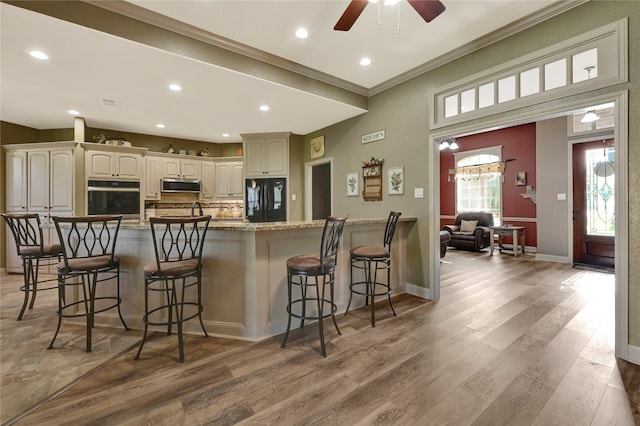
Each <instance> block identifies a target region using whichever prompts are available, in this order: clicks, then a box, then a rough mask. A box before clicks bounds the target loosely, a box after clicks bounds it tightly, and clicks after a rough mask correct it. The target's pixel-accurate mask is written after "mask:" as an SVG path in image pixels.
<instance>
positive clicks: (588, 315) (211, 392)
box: [0, 250, 640, 425]
mask: <svg viewBox="0 0 640 426" xmlns="http://www.w3.org/2000/svg"><path fill="white" fill-rule="evenodd" d="M441 267H442V268H441V276H442V291H441V294H442V298H441V300H440V301H439V302H437V303H434V302H429V301H425V300H422V299H419V298H416V297H413V296H408V295H400V296H397V297H395V298H394V300H393V303H394V307H395V309H396V312H397V313H398V316H397V317H393V315H392V314H391V311H390V309H389V307H388V304H387V302H386V301H384V300H383V301H381V302H380V303H379V304H378V305H377V307H376V308H377V312H376V328H371V327H370V325H369V311H368V310H365V309H360V310H356V311H352V312H350V313H349V315H348V316H344V315H340V316H339V317H338V322H339V325H340V329H341V331H342V335H341V336H338V335H337V334H336V332H335V329H334V328H333V327H331V326H329V325H330V324H327V327H325V330H326V334H327V358H322V357H321V356H320V355H319V344H318V339H317V329H316V327H315V325H310V326H309V327H305V328H304V329H302V330H300V329H297V330H295V331H294V332H292V334H291V336H290V337H289V341H288V342H287V347H286V348H285V349H281V348H280V340H279V336H278V337H275V338H272V339H268V340H266V341H263V342H259V343H251V342H243V341H234V340H224V339H219V338H215V337H209V338H205V337H202V336H196V335H193V336H188V337H187V338H186V340H185V351H186V357H187V361H186V362H185V363H184V364H179V363H178V362H177V357H178V354H177V342H176V337H175V336H170V337H167V336H165V335H163V334H156V335H154V336H153V337H152V339H151V340H150V341H148V343H147V344H146V345H145V349H144V351H143V353H142V357H141V360H139V361H135V360H134V359H133V356H134V354H135V351H136V350H137V343H138V342H139V340H140V338H141V334H142V333H141V332H140V331H135V330H134V331H128V332H127V331H124V330H122V329H115V328H114V329H105V328H100V327H97V328H96V331H95V333H94V349H93V352H92V353H90V354H87V353H85V352H84V350H83V347H84V340H83V339H84V329H83V327H79V326H74V325H70V324H63V328H62V331H61V334H60V336H59V337H58V340H57V343H56V349H54V350H50V351H47V350H46V347H47V345H48V343H49V340H50V338H51V336H52V333H53V331H54V328H55V314H54V313H53V312H54V310H55V300H54V296H55V293H54V292H53V291H49V292H45V293H41V294H40V295H39V296H38V300H37V301H36V306H35V307H34V309H33V310H29V311H28V312H27V313H25V317H24V319H23V321H20V322H17V321H16V320H15V317H16V315H17V313H18V311H19V307H20V303H21V294H20V293H19V292H18V291H17V290H16V289H17V288H18V286H19V283H20V281H21V276H6V275H5V276H2V277H1V278H2V284H1V287H0V292H1V293H0V294H1V296H2V300H1V304H2V305H1V308H2V311H1V323H0V325H1V327H2V333H1V335H0V349H1V362H2V364H1V374H2V377H1V380H2V381H1V385H2V387H1V389H0V391H1V395H0V406H1V411H2V412H1V418H0V420H1V422H2V424H6V425H10V424H18V425H42V424H56V425H62V424H74V425H76V424H86V425H92V424H95V425H145V424H160V425H176V424H189V425H195V424H203V425H204V424H206V425H231V424H245V425H275V424H277V425H314V424H317V425H373V424H376V425H392V424H393V425H604V424H617V425H633V424H639V423H638V422H639V420H640V415H639V413H640V410H639V408H640V367H639V366H636V365H633V364H630V363H627V362H625V361H622V360H617V359H616V358H615V357H614V355H613V342H614V340H613V339H614V323H613V321H614V310H613V306H614V304H613V297H614V280H613V275H607V274H602V273H597V272H589V271H583V270H576V269H573V268H571V267H570V266H569V265H564V264H555V263H547V262H536V261H534V260H533V258H532V257H531V256H524V257H522V256H521V257H517V258H514V257H513V256H509V255H504V254H503V255H495V256H493V257H489V256H488V255H487V253H466V252H459V251H454V250H451V251H449V252H448V253H447V255H446V257H445V258H444V263H442V264H441Z"/></svg>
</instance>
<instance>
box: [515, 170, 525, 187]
mask: <svg viewBox="0 0 640 426" xmlns="http://www.w3.org/2000/svg"><path fill="white" fill-rule="evenodd" d="M526 184H527V172H516V185H518V186H525V185H526Z"/></svg>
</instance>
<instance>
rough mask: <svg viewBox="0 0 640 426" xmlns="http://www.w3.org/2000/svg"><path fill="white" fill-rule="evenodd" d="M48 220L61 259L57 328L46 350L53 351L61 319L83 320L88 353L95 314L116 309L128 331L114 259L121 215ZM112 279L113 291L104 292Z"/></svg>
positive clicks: (118, 273)
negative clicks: (71, 291) (72, 295)
mask: <svg viewBox="0 0 640 426" xmlns="http://www.w3.org/2000/svg"><path fill="white" fill-rule="evenodd" d="M52 219H53V223H54V224H55V225H56V231H57V232H58V238H59V239H60V244H61V245H62V249H63V258H64V259H63V261H62V262H60V263H59V264H58V267H57V268H58V310H57V312H56V313H57V315H58V327H57V328H56V332H55V334H54V336H53V339H51V344H50V345H49V348H48V349H53V343H54V342H55V340H56V337H58V332H59V331H60V325H61V324H62V318H76V317H86V319H87V333H86V345H87V346H86V351H87V352H91V332H92V329H93V327H94V316H95V314H97V313H100V312H105V311H108V310H110V309H113V308H117V309H118V316H119V317H120V321H121V322H122V325H123V326H124V328H125V330H128V329H129V327H127V324H126V323H125V322H124V318H123V317H122V312H121V311H120V303H121V302H122V300H121V298H120V261H119V259H118V258H117V257H116V256H115V247H116V240H117V238H118V231H119V230H120V222H121V221H122V215H100V216H79V217H55V216H54V217H53V218H52ZM114 280H115V289H113V285H112V287H111V288H110V289H111V290H110V291H108V290H109V289H108V288H107V287H108V286H109V284H110V283H113V281H114ZM71 289H76V290H77V291H76V292H75V297H73V298H69V297H67V290H71ZM98 289H100V290H101V291H100V292H99V291H98ZM103 289H104V291H103ZM114 290H115V291H114ZM114 292H115V294H114ZM98 293H100V294H98ZM70 299H71V300H70Z"/></svg>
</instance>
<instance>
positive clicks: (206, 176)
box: [200, 161, 216, 200]
mask: <svg viewBox="0 0 640 426" xmlns="http://www.w3.org/2000/svg"><path fill="white" fill-rule="evenodd" d="M201 170H202V185H201V186H200V199H202V200H210V199H213V197H214V195H215V194H214V192H215V189H214V188H215V187H216V186H215V185H216V165H215V164H214V162H213V161H202V168H201Z"/></svg>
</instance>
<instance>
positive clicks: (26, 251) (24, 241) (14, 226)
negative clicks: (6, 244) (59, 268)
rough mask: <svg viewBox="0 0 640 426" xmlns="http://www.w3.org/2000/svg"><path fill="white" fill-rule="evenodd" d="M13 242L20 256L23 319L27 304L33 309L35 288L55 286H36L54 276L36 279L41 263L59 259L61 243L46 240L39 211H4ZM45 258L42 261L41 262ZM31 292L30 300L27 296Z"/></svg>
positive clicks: (45, 264) (20, 318) (48, 281)
mask: <svg viewBox="0 0 640 426" xmlns="http://www.w3.org/2000/svg"><path fill="white" fill-rule="evenodd" d="M2 217H4V219H5V221H6V222H7V225H8V226H9V229H10V230H11V233H12V234H13V239H14V241H15V244H16V253H18V256H20V258H21V259H22V273H23V276H24V284H23V286H22V287H20V290H21V291H23V292H24V301H23V302H22V308H21V309H20V313H19V314H18V321H20V320H22V317H23V315H24V312H25V310H26V309H27V305H28V306H29V309H33V305H34V303H35V301H36V295H37V294H38V290H52V289H56V288H58V287H57V286H49V287H44V288H40V289H39V288H38V284H43V283H50V282H51V283H52V282H55V281H57V279H47V280H39V279H38V272H39V269H40V266H49V265H55V264H56V263H58V262H60V260H61V259H62V246H61V245H60V244H57V243H54V244H45V243H44V237H43V232H42V226H41V223H40V215H38V214H37V213H31V214H26V213H17V214H11V213H3V214H2ZM41 262H44V263H41ZM30 295H31V303H29V296H30Z"/></svg>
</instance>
